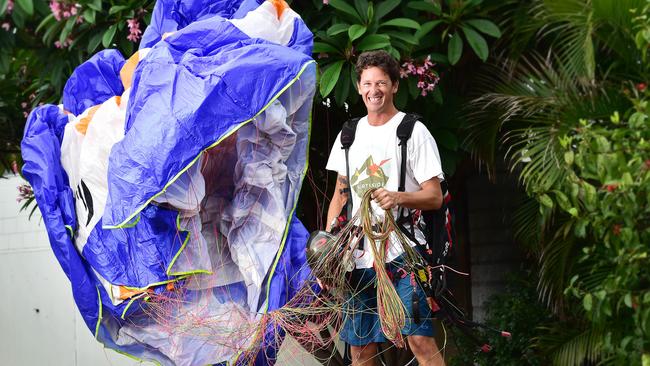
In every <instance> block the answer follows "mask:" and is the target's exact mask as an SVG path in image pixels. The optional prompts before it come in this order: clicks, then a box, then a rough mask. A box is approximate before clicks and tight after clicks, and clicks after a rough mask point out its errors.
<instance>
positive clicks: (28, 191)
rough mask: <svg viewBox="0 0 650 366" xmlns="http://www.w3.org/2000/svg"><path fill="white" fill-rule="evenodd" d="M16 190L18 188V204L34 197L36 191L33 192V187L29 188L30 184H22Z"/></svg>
mask: <svg viewBox="0 0 650 366" xmlns="http://www.w3.org/2000/svg"><path fill="white" fill-rule="evenodd" d="M16 188H18V197H17V198H16V202H20V201H22V200H27V199H30V198H32V197H34V191H33V190H32V187H30V186H29V184H21V185H19V186H18V187H16Z"/></svg>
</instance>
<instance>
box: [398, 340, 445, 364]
mask: <svg viewBox="0 0 650 366" xmlns="http://www.w3.org/2000/svg"><path fill="white" fill-rule="evenodd" d="M407 340H408V342H409V347H411V351H413V354H414V355H415V358H416V359H417V360H418V363H419V364H420V366H445V359H444V358H443V357H442V352H440V350H439V349H438V344H436V340H435V339H434V338H433V337H427V336H421V335H412V336H409V337H408V338H407Z"/></svg>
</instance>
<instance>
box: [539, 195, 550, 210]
mask: <svg viewBox="0 0 650 366" xmlns="http://www.w3.org/2000/svg"><path fill="white" fill-rule="evenodd" d="M539 202H540V203H541V204H542V205H544V206H546V207H548V208H553V200H552V199H551V197H549V196H548V195H547V194H542V195H541V196H539Z"/></svg>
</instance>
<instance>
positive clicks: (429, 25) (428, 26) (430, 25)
mask: <svg viewBox="0 0 650 366" xmlns="http://www.w3.org/2000/svg"><path fill="white" fill-rule="evenodd" d="M441 22H442V20H440V19H438V20H432V21H430V22H426V23H424V24H422V25H421V26H420V29H419V30H418V31H417V32H415V38H417V39H420V38H422V37H424V36H426V35H427V34H429V32H431V31H432V30H433V29H434V28H435V27H436V26H438V24H440V23H441Z"/></svg>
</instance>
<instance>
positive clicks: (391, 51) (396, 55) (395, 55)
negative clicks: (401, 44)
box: [386, 45, 402, 60]
mask: <svg viewBox="0 0 650 366" xmlns="http://www.w3.org/2000/svg"><path fill="white" fill-rule="evenodd" d="M386 51H387V52H388V53H389V54H390V55H391V56H393V58H394V59H395V60H399V59H400V57H402V56H401V55H400V53H399V51H398V50H397V49H396V48H395V47H393V46H392V45H390V46H388V48H387V49H386Z"/></svg>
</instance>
